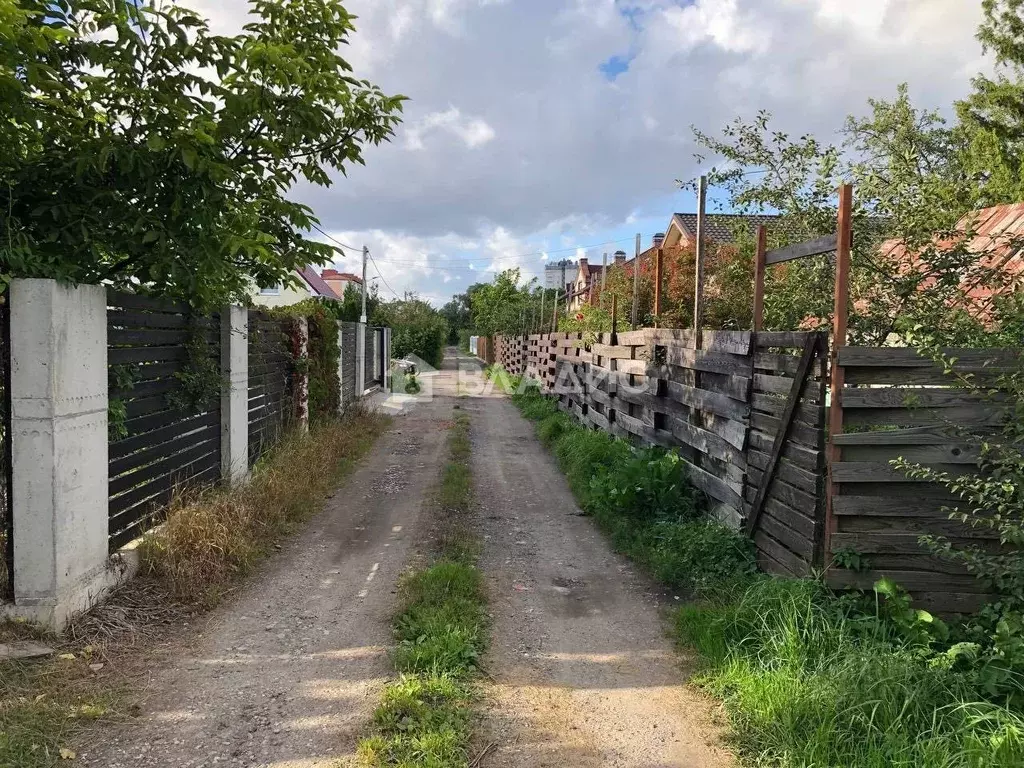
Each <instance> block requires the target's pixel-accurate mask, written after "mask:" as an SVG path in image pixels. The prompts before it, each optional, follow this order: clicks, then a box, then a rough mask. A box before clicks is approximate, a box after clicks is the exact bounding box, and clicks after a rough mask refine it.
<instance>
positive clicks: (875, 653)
mask: <svg viewBox="0 0 1024 768" xmlns="http://www.w3.org/2000/svg"><path fill="white" fill-rule="evenodd" d="M513 400H514V401H515V402H516V403H517V405H518V406H519V407H520V409H521V411H522V413H523V414H524V415H525V416H527V417H528V418H531V419H533V420H535V421H537V422H538V423H537V434H538V436H539V437H540V439H541V440H542V441H543V442H544V443H545V444H546V445H547V446H548V447H550V448H551V450H552V451H553V452H554V454H555V455H556V456H557V457H558V461H559V464H560V466H561V467H562V469H563V471H564V472H565V473H566V476H567V479H568V481H569V485H570V486H571V488H572V490H573V492H574V493H575V495H576V497H577V499H578V500H579V501H580V504H581V506H582V507H583V508H584V510H586V511H587V512H588V513H589V514H590V515H592V516H593V517H594V518H595V520H596V522H597V523H598V524H599V526H600V527H601V528H602V529H603V530H605V531H606V532H607V533H608V534H609V536H610V537H611V540H612V542H613V543H614V545H615V546H616V548H618V549H619V550H620V551H623V552H625V553H627V554H628V555H629V556H630V557H632V558H634V559H635V560H637V561H638V562H639V563H641V564H642V565H643V566H645V567H646V568H647V570H648V571H649V572H651V573H652V574H653V575H654V576H655V577H657V578H658V579H659V580H661V581H662V582H664V583H665V584H668V585H671V586H673V587H677V588H687V587H689V588H691V589H693V590H694V593H695V596H696V597H697V598H698V600H697V601H696V602H694V603H692V604H689V605H686V606H685V607H683V608H682V609H680V610H679V611H678V613H677V615H676V618H675V629H676V632H677V635H678V637H679V639H680V640H681V641H682V642H684V643H686V644H688V645H690V646H692V647H694V648H696V649H697V650H698V651H699V652H700V653H701V655H702V656H703V657H704V659H705V660H706V667H705V670H704V672H703V674H702V675H701V677H700V678H699V683H700V684H702V685H703V686H705V687H706V688H707V689H708V690H709V691H711V692H713V693H714V694H715V695H717V696H719V697H720V698H721V699H722V700H723V701H724V702H725V705H726V708H727V710H728V711H729V713H730V715H731V721H732V726H733V732H734V738H735V741H736V745H737V747H738V751H739V753H740V755H741V756H742V758H743V760H744V762H745V763H746V764H747V765H750V766H759V767H760V766H764V767H765V768H767V767H768V766H771V767H773V768H883V766H884V768H1011V766H1014V767H1015V768H1020V767H1021V766H1024V713H1022V711H1021V709H1020V702H1021V701H1022V698H1021V697H1017V698H1016V699H1014V698H1012V697H1011V698H1009V699H1008V698H1006V697H1000V696H996V695H995V694H994V693H993V691H991V690H990V686H989V687H987V686H986V684H985V677H984V675H983V674H979V673H978V670H977V669H974V668H971V666H970V665H969V664H967V663H964V661H963V660H964V658H965V656H964V655H963V654H960V653H958V651H962V650H964V647H963V646H957V645H952V646H949V652H947V653H942V652H941V651H942V649H943V647H942V646H940V645H939V644H938V643H937V642H936V641H934V640H933V639H931V636H929V635H928V634H927V633H925V634H923V635H922V634H921V633H919V632H916V633H911V632H908V631H907V629H906V627H904V626H902V625H901V624H900V623H899V622H898V621H894V620H892V616H891V615H890V614H891V612H887V611H886V606H885V605H884V604H882V605H880V606H878V607H873V605H874V604H873V603H872V602H871V601H870V600H866V599H860V598H857V597H855V596H837V595H835V594H833V593H832V592H830V591H829V590H828V589H827V588H825V587H824V586H823V585H822V584H820V583H819V582H817V581H812V580H795V579H778V578H771V577H768V576H765V575H763V574H758V573H756V569H755V568H754V565H753V556H752V550H751V545H750V543H749V542H748V541H746V540H745V539H742V538H740V537H739V536H737V535H736V534H734V533H732V532H731V531H728V530H725V529H723V528H722V526H720V525H719V524H718V523H715V522H711V521H708V520H707V519H706V518H704V517H703V516H702V515H701V514H700V513H701V509H700V507H701V504H700V499H699V497H697V496H693V495H690V494H689V493H687V491H686V490H685V489H680V490H678V492H677V491H674V490H673V491H671V492H669V491H666V489H665V488H664V487H663V486H664V485H665V483H666V482H668V483H671V474H670V473H669V474H666V472H667V470H668V469H670V468H669V467H666V466H661V465H660V464H659V463H658V460H657V459H656V454H651V453H648V452H644V451H637V450H635V449H633V448H632V447H631V446H629V445H628V444H626V443H624V442H622V441H619V440H616V439H614V438H612V437H610V436H608V435H606V434H603V433H600V432H594V431H591V430H587V429H584V428H582V427H580V426H579V425H578V424H577V423H576V422H575V421H574V420H572V419H571V418H570V417H568V416H566V415H565V414H562V413H560V412H559V411H558V410H557V408H556V406H555V404H554V402H553V401H551V400H549V399H547V398H544V397H543V396H542V395H540V394H539V393H538V392H536V391H527V392H526V393H524V394H522V395H517V396H515V397H514V398H513ZM666 478H669V479H668V480H666ZM648 486H649V490H648V491H646V492H639V491H636V489H642V488H645V487H648ZM623 490H628V493H624V492H622V491H623ZM652 506H658V509H656V510H653V509H652ZM1022 642H1024V639H1022ZM1022 693H1024V692H1022Z"/></svg>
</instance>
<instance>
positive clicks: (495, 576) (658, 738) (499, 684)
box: [464, 397, 733, 768]
mask: <svg viewBox="0 0 1024 768" xmlns="http://www.w3.org/2000/svg"><path fill="white" fill-rule="evenodd" d="M464 402H465V404H464V407H465V408H466V409H467V410H468V411H470V412H471V413H472V414H473V433H472V436H473V449H474V450H473V474H474V478H475V482H476V488H477V497H478V500H479V503H480V505H481V511H480V517H481V520H482V525H483V531H482V534H483V537H484V552H483V556H482V558H481V568H482V569H483V571H484V574H485V576H486V579H487V583H488V585H489V589H490V591H491V605H492V611H493V613H494V628H493V640H492V646H491V649H490V651H489V653H488V655H487V657H486V659H485V669H486V671H487V673H488V675H489V678H490V680H491V682H490V683H488V684H487V685H485V689H486V694H487V695H486V699H487V701H488V708H487V714H486V718H485V719H486V724H485V725H486V733H485V734H483V735H482V746H486V745H488V744H490V743H491V742H495V743H496V744H495V747H494V748H493V749H492V751H491V752H490V753H489V755H488V756H487V757H486V758H485V759H484V760H483V761H482V763H481V764H482V765H484V766H492V767H494V768H504V767H505V766H509V767H511V766H516V768H539V766H558V767H559V768H566V767H568V766H571V767H572V768H590V767H591V766H593V767H595V768H596V767H597V766H617V767H618V766H621V767H622V768H668V767H669V766H672V767H673V768H674V767H676V766H680V767H686V768H697V766H699V767H700V768H718V767H719V766H723V767H724V766H730V765H733V758H732V756H731V755H730V754H729V752H728V751H727V750H726V749H725V748H723V747H722V746H721V742H720V737H721V730H722V729H721V727H720V725H719V724H718V720H719V719H720V715H719V709H718V707H717V705H716V704H714V703H713V702H711V701H710V700H708V699H706V698H705V697H703V696H702V695H700V694H699V693H698V692H696V691H694V690H693V689H691V688H689V687H688V686H687V685H686V679H687V677H688V676H689V672H690V669H689V666H690V662H688V660H687V659H685V658H683V657H681V656H680V655H679V654H677V653H676V651H675V650H674V648H673V645H672V643H671V641H670V640H669V639H668V638H667V637H666V634H665V626H664V623H663V620H662V617H661V612H660V608H661V606H662V604H663V603H662V599H661V598H660V597H659V595H658V594H657V592H656V590H655V589H653V587H652V585H651V584H650V583H649V582H648V581H647V580H646V579H645V578H643V577H641V576H639V575H638V574H637V573H636V572H635V571H634V569H633V567H632V566H631V564H630V563H629V562H628V561H627V560H625V559H624V558H622V557H620V556H618V555H616V554H615V553H613V552H612V551H611V549H610V547H609V546H608V544H607V542H606V541H605V540H604V538H603V536H602V535H601V533H600V532H599V531H598V530H597V529H596V527H595V526H594V525H593V524H592V523H591V522H590V521H589V520H587V519H586V518H585V517H582V516H581V513H580V510H579V507H578V506H577V504H576V502H575V500H574V498H573V497H572V494H571V493H570V491H569V488H568V485H567V483H566V481H565V479H564V477H563V476H562V474H561V472H560V471H559V469H558V467H557V466H556V464H555V462H554V460H553V458H552V457H551V456H550V455H549V454H548V452H547V451H546V450H545V449H544V448H543V446H541V445H540V443H539V442H538V440H537V439H536V437H535V436H534V434H533V427H532V425H531V424H529V423H528V422H527V421H526V420H524V419H523V418H522V416H520V414H519V412H518V411H517V410H516V409H515V407H514V406H513V405H512V404H511V402H509V401H508V399H506V398H504V397H480V398H474V399H471V400H468V401H464Z"/></svg>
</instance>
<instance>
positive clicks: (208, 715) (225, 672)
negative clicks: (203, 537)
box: [78, 364, 456, 768]
mask: <svg viewBox="0 0 1024 768" xmlns="http://www.w3.org/2000/svg"><path fill="white" fill-rule="evenodd" d="M446 367H447V368H449V370H445V371H443V372H441V373H440V374H437V375H436V376H435V377H434V379H435V381H434V384H435V390H434V391H435V394H437V395H439V397H437V398H435V399H434V401H433V402H431V403H424V404H422V405H419V406H418V407H417V408H416V409H415V410H414V411H412V412H411V413H409V414H408V415H405V416H402V417H400V418H398V419H397V420H396V421H395V425H394V427H393V428H392V429H391V431H389V432H388V433H387V434H386V435H385V436H383V437H382V438H381V440H380V441H379V443H378V444H377V445H376V446H375V447H374V449H373V451H372V453H371V454H370V456H369V457H368V458H367V459H366V460H365V461H364V463H363V465H362V466H361V467H360V468H359V469H358V470H357V471H356V472H355V473H354V474H353V475H352V476H351V477H350V478H349V479H348V481H347V482H346V483H345V485H344V486H343V487H342V488H340V489H339V490H338V491H337V493H335V495H334V497H333V498H332V499H331V500H330V501H329V502H328V503H327V505H326V508H325V510H324V512H323V513H322V514H321V515H320V516H319V517H317V518H316V519H315V520H314V521H313V523H312V524H311V525H310V526H309V528H308V529H307V530H306V531H305V532H304V533H303V534H301V535H300V536H299V537H297V538H296V539H294V540H292V541H290V542H288V543H286V544H285V545H284V548H283V550H282V551H281V552H280V553H279V554H278V555H277V556H276V557H275V558H274V559H273V561H272V562H271V563H269V564H267V566H266V567H265V568H263V569H262V572H261V573H260V574H259V575H257V576H256V577H255V578H253V579H252V580H251V581H249V582H247V583H246V584H245V586H244V587H243V588H242V590H241V593H240V594H239V595H237V596H236V597H235V598H234V599H231V600H229V601H228V602H227V603H226V604H225V605H223V606H221V607H220V608H219V609H218V610H215V611H214V612H213V613H212V614H210V615H209V616H208V617H207V618H206V619H205V620H204V621H203V622H202V623H201V624H200V625H199V626H196V627H193V628H192V629H191V631H192V632H194V633H195V634H194V636H193V637H192V638H191V640H190V642H187V644H184V645H182V646H180V647H174V648H171V649H167V650H165V651H164V652H163V653H162V654H161V655H160V656H159V657H156V658H154V660H153V663H152V665H151V667H150V668H151V670H152V672H151V675H150V677H149V679H148V680H146V681H144V684H143V688H142V691H141V695H140V707H141V715H140V716H139V717H138V718H136V719H134V720H133V721H132V722H130V723H127V724H125V725H123V726H120V725H118V726H110V727H103V728H99V729H97V730H95V731H94V732H92V733H90V734H89V736H88V742H89V743H88V744H86V745H84V746H82V747H81V748H80V749H79V761H78V764H80V765H84V766H90V767H95V768H145V767H151V768H200V766H202V768H209V767H211V766H261V767H263V766H266V767H268V768H269V766H273V767H274V768H326V766H331V768H334V767H335V766H338V765H339V760H343V762H341V763H340V764H341V765H344V764H346V762H350V761H351V758H352V756H353V754H354V751H355V747H356V744H357V741H358V738H359V737H360V736H361V735H364V734H365V731H366V728H367V724H368V720H369V717H370V714H371V713H372V711H373V708H374V707H375V706H376V704H377V701H378V698H379V693H380V688H381V687H382V686H383V684H384V682H385V681H386V680H387V679H388V678H390V677H391V676H392V674H393V670H392V666H391V664H390V660H389V659H388V655H387V648H388V646H389V645H390V643H391V638H392V634H391V618H392V614H393V612H394V609H395V585H396V581H397V579H398V576H399V575H400V574H401V573H402V571H403V570H404V569H405V567H406V564H407V562H408V560H409V557H410V555H411V554H412V551H413V548H414V546H415V543H416V542H417V540H418V537H420V535H421V534H422V531H421V523H422V522H423V521H422V510H423V500H424V498H425V497H426V496H427V493H428V491H429V489H430V488H431V487H432V486H433V485H434V483H436V481H437V478H438V476H439V473H440V469H441V462H442V461H443V459H444V455H445V453H444V450H443V446H444V439H445V428H446V422H447V420H448V419H449V418H450V417H451V407H452V403H453V399H452V396H453V395H454V394H455V382H456V378H455V377H456V372H455V370H454V364H451V365H449V366H446Z"/></svg>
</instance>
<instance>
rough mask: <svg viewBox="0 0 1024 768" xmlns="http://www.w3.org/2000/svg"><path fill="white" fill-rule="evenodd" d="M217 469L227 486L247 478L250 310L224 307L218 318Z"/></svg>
mask: <svg viewBox="0 0 1024 768" xmlns="http://www.w3.org/2000/svg"><path fill="white" fill-rule="evenodd" d="M220 367H221V373H222V375H223V377H224V390H223V391H222V393H221V397H220V430H221V432H220V462H221V463H220V467H221V477H222V479H223V480H224V482H226V483H230V484H232V485H237V484H239V483H244V482H245V481H246V480H248V478H249V310H248V309H246V308H245V307H224V309H223V310H222V311H221V315H220Z"/></svg>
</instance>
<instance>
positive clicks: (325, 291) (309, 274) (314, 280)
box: [299, 266, 341, 299]
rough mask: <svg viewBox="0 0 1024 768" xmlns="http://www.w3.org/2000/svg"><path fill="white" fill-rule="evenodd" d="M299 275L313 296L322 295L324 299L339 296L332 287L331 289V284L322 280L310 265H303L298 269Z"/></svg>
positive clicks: (337, 297) (338, 297)
mask: <svg viewBox="0 0 1024 768" xmlns="http://www.w3.org/2000/svg"><path fill="white" fill-rule="evenodd" d="M299 275H300V276H301V277H302V279H303V280H305V281H306V285H308V286H309V288H310V290H311V291H312V292H313V294H314V295H315V296H323V297H324V298H325V299H340V298H341V297H340V296H339V295H338V294H336V293H335V292H334V289H332V288H331V286H329V285H328V284H327V283H325V282H324V279H323V278H322V277H320V275H318V274H317V273H316V270H315V269H313V268H312V267H310V266H305V267H303V268H302V269H300V270H299Z"/></svg>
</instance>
